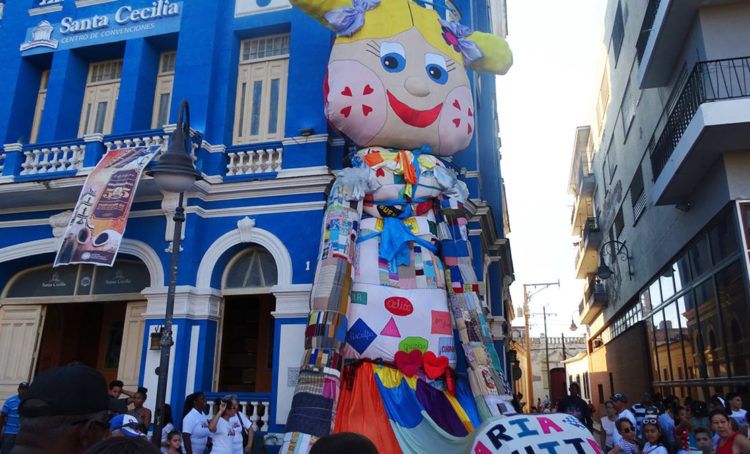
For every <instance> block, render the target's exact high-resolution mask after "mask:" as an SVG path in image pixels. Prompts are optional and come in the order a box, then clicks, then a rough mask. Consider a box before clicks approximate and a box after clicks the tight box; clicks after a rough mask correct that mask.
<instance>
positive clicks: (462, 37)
mask: <svg viewBox="0 0 750 454" xmlns="http://www.w3.org/2000/svg"><path fill="white" fill-rule="evenodd" d="M440 25H442V26H443V39H445V42H446V43H448V45H449V46H453V49H455V50H456V52H460V53H461V55H463V57H464V66H471V64H472V63H474V62H475V61H477V60H479V59H480V58H482V57H484V54H483V53H482V51H481V50H480V49H479V46H477V45H476V43H475V42H473V41H471V40H470V39H469V35H471V34H472V33H473V31H472V30H471V29H470V28H469V27H467V26H465V25H463V24H460V23H458V22H456V21H445V20H442V19H441V20H440Z"/></svg>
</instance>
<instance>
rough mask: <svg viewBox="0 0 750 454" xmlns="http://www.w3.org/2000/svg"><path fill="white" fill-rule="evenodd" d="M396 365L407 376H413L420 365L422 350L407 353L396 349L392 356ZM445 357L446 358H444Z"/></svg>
mask: <svg viewBox="0 0 750 454" xmlns="http://www.w3.org/2000/svg"><path fill="white" fill-rule="evenodd" d="M393 359H394V361H395V362H396V367H397V368H398V370H400V371H401V372H403V373H404V375H406V376H407V377H413V376H414V375H415V374H416V373H417V372H419V368H420V367H421V366H422V351H421V350H412V351H411V352H409V353H406V352H402V351H397V352H396V356H394V358H393ZM446 359H447V358H446Z"/></svg>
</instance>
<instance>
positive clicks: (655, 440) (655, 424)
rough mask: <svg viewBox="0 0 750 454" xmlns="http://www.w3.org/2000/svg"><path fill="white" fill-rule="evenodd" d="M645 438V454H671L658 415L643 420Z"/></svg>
mask: <svg viewBox="0 0 750 454" xmlns="http://www.w3.org/2000/svg"><path fill="white" fill-rule="evenodd" d="M643 438H645V439H646V444H645V445H644V446H643V454H669V451H667V448H666V445H667V443H666V441H665V440H664V434H662V432H661V427H659V421H658V420H657V416H656V415H646V416H645V417H644V418H643Z"/></svg>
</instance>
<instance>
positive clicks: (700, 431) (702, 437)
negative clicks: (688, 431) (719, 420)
mask: <svg viewBox="0 0 750 454" xmlns="http://www.w3.org/2000/svg"><path fill="white" fill-rule="evenodd" d="M693 435H694V436H695V444H696V445H697V447H698V449H700V451H701V453H703V454H713V452H714V440H713V437H711V432H710V431H709V430H708V429H706V428H705V427H698V428H697V429H695V430H694V431H693Z"/></svg>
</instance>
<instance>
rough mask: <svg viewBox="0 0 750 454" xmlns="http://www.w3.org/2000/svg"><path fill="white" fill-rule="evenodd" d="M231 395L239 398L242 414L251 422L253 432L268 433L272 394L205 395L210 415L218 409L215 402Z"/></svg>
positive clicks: (227, 393) (220, 393)
mask: <svg viewBox="0 0 750 454" xmlns="http://www.w3.org/2000/svg"><path fill="white" fill-rule="evenodd" d="M229 394H234V395H235V396H237V400H238V401H239V403H240V406H241V408H242V412H243V413H244V414H245V416H247V419H249V420H250V424H252V425H253V430H254V431H256V432H268V421H269V418H270V417H271V394H270V393H229V392H226V393H222V392H217V393H205V395H206V400H208V411H209V414H210V415H213V414H214V413H216V410H217V409H218V407H217V406H216V404H215V400H216V399H218V398H221V397H224V396H226V395H229Z"/></svg>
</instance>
